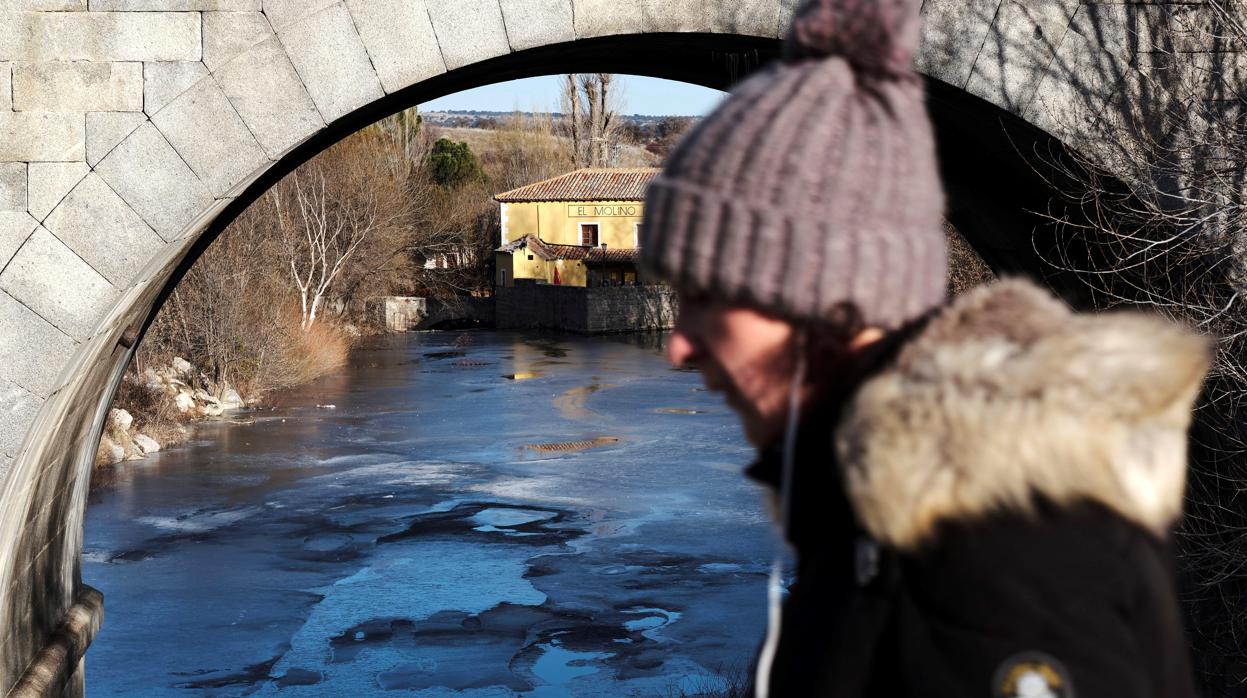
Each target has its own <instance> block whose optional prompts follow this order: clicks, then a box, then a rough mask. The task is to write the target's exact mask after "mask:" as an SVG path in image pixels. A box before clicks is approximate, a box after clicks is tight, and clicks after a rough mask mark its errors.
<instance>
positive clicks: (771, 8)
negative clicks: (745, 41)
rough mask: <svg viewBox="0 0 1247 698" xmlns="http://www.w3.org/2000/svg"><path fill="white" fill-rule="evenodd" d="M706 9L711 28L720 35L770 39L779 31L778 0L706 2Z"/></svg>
mask: <svg viewBox="0 0 1247 698" xmlns="http://www.w3.org/2000/svg"><path fill="white" fill-rule="evenodd" d="M706 9H707V11H708V12H709V13H710V22H711V27H712V28H713V29H714V31H715V32H717V33H720V34H742V35H745V36H764V37H768V38H771V37H775V36H776V35H777V34H778V32H779V31H780V27H779V13H780V0H741V1H739V2H708V3H706ZM786 27H787V24H785V28H786Z"/></svg>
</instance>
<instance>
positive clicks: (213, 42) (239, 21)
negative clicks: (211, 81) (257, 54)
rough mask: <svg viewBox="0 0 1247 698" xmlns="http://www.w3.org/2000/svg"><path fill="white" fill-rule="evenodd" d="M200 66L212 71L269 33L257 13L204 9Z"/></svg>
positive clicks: (264, 18)
mask: <svg viewBox="0 0 1247 698" xmlns="http://www.w3.org/2000/svg"><path fill="white" fill-rule="evenodd" d="M203 23H204V26H203V34H204V39H203V41H204V61H203V62H204V65H206V66H208V70H211V71H214V72H215V71H216V70H217V69H218V68H220V67H221V66H223V65H225V64H226V63H227V62H229V60H230V59H232V58H233V57H234V56H237V55H238V54H240V53H242V52H244V51H246V50H247V49H249V48H251V47H252V46H255V45H256V44H258V43H260V42H261V41H264V40H265V39H267V38H269V37H271V36H273V30H272V28H271V27H269V24H268V19H267V18H266V17H265V16H264V14H263V13H260V12H205V13H204V15H203Z"/></svg>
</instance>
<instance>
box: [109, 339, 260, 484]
mask: <svg viewBox="0 0 1247 698" xmlns="http://www.w3.org/2000/svg"><path fill="white" fill-rule="evenodd" d="M125 380H126V381H128V382H130V383H131V386H130V387H131V388H134V389H137V390H139V391H142V392H145V393H146V395H145V396H144V397H145V398H146V400H145V401H147V402H151V403H154V404H153V405H151V407H152V409H151V412H152V415H150V417H151V418H150V419H146V420H141V421H145V422H152V423H151V424H145V425H143V426H142V427H140V426H139V425H136V423H135V422H136V420H135V418H134V415H132V414H131V413H130V412H129V411H128V410H126V409H120V408H113V409H111V410H109V412H108V421H107V423H106V424H105V426H104V433H103V434H102V435H101V437H100V445H99V449H98V450H97V451H96V455H95V463H96V465H113V464H116V463H120V462H122V461H126V460H138V459H140V458H144V457H146V456H147V454H149V453H154V452H156V451H159V450H160V449H161V447H162V446H168V445H172V443H173V442H176V441H180V440H182V439H184V438H185V434H186V431H185V428H184V427H182V426H181V425H182V424H183V423H185V422H190V421H194V420H198V419H204V418H209V417H219V416H221V415H222V414H224V413H225V412H226V411H229V410H235V409H238V408H241V407H245V406H246V405H247V402H246V400H244V399H243V397H242V396H241V395H240V394H239V393H238V391H237V390H235V389H234V387H233V386H231V385H230V384H229V383H228V382H225V381H221V382H220V383H217V382H215V381H213V380H211V379H210V378H209V377H208V376H207V375H206V374H205V373H203V372H202V371H198V370H196V369H195V367H194V366H193V365H192V364H191V363H190V362H189V361H187V360H185V359H182V358H174V359H173V361H172V362H170V364H169V365H168V366H162V367H160V368H148V369H147V370H145V371H143V373H142V374H141V375H140V376H138V377H135V376H133V374H127V376H126V378H125ZM140 411H142V410H140ZM160 421H166V422H169V423H170V424H165V425H163V428H160V427H159V425H156V424H154V423H155V422H160ZM152 427H157V431H156V432H155V433H156V435H157V436H161V433H160V432H163V433H164V434H166V436H163V439H157V438H154V437H153V436H152V435H151V434H149V433H146V431H145V430H151V428H152ZM161 440H163V441H164V442H165V443H164V444H162V443H161Z"/></svg>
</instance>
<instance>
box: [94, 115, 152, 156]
mask: <svg viewBox="0 0 1247 698" xmlns="http://www.w3.org/2000/svg"><path fill="white" fill-rule="evenodd" d="M146 121H147V115H146V114H144V113H142V112H92V113H88V114H87V164H88V165H90V166H92V167H95V165H96V164H97V163H98V162H99V161H100V160H103V159H104V156H105V155H108V154H109V153H110V152H112V150H113V148H116V147H117V144H118V143H120V142H122V141H123V140H125V138H126V136H128V135H130V134H131V133H134V129H136V128H138V127H139V125H140V124H142V123H144V122H146Z"/></svg>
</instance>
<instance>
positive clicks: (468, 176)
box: [429, 138, 485, 187]
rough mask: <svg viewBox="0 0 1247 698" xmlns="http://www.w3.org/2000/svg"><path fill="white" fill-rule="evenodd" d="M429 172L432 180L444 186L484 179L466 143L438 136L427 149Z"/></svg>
mask: <svg viewBox="0 0 1247 698" xmlns="http://www.w3.org/2000/svg"><path fill="white" fill-rule="evenodd" d="M429 173H430V175H432V177H433V181H435V182H437V183H438V184H440V185H442V186H444V187H457V186H459V185H461V184H465V183H467V182H472V181H479V180H481V179H484V176H485V175H484V173H483V172H481V165H480V163H479V162H477V160H476V155H475V154H474V153H473V152H472V149H471V148H469V147H468V144H467V143H465V142H463V141H460V142H458V143H456V142H454V141H452V140H450V139H449V138H439V139H437V142H436V143H434V144H433V149H432V150H431V151H429Z"/></svg>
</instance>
